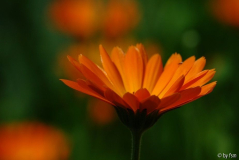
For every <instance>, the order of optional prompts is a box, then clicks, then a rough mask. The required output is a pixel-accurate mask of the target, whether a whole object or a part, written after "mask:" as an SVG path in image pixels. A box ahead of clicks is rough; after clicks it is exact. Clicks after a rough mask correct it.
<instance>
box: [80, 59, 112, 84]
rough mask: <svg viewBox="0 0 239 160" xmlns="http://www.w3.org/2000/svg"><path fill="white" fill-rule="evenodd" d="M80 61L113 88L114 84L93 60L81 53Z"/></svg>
mask: <svg viewBox="0 0 239 160" xmlns="http://www.w3.org/2000/svg"><path fill="white" fill-rule="evenodd" d="M79 61H80V63H81V64H83V65H84V66H85V67H86V68H88V69H89V70H90V71H91V72H93V73H94V74H95V75H97V77H99V79H100V80H101V81H102V82H103V83H104V84H105V85H106V86H107V87H109V88H112V87H113V86H112V84H111V83H110V81H109V79H108V78H107V76H106V75H105V73H104V72H103V71H102V69H100V67H99V66H97V65H96V64H95V63H93V62H92V61H91V60H89V59H88V58H86V57H85V56H83V55H79Z"/></svg>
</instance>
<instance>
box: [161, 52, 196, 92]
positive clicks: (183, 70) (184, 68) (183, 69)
mask: <svg viewBox="0 0 239 160" xmlns="http://www.w3.org/2000/svg"><path fill="white" fill-rule="evenodd" d="M194 61H195V57H194V56H192V57H189V58H188V59H186V60H185V61H184V62H183V63H182V64H181V65H180V66H179V67H178V69H177V70H176V72H175V73H174V75H173V77H172V79H171V80H170V82H169V83H168V84H167V86H166V87H165V89H164V90H163V91H162V93H160V96H159V97H162V96H163V95H164V94H165V93H166V92H167V91H168V90H169V88H170V87H171V86H172V85H173V84H175V82H176V81H177V80H178V79H179V78H180V77H181V76H182V75H184V76H185V75H186V74H187V73H188V71H189V70H190V69H191V67H192V66H193V63H194Z"/></svg>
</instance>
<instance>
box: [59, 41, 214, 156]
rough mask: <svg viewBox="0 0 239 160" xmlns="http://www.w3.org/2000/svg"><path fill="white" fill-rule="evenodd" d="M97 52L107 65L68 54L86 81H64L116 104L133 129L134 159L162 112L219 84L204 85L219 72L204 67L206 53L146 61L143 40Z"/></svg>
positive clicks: (182, 103)
mask: <svg viewBox="0 0 239 160" xmlns="http://www.w3.org/2000/svg"><path fill="white" fill-rule="evenodd" d="M99 50H100V56H101V61H102V66H103V68H101V67H99V66H97V65H96V64H94V63H93V62H92V61H90V60H89V59H88V58H86V57H85V56H83V55H79V61H76V60H74V59H73V58H72V57H70V56H68V59H69V61H70V62H71V63H72V64H73V65H74V66H75V67H76V68H77V69H78V70H79V71H80V72H81V73H82V75H84V77H85V79H78V80H77V81H76V82H75V81H70V80H64V79H62V81H63V82H64V83H65V84H66V85H67V86H69V87H71V88H73V89H75V90H78V91H80V92H83V93H86V94H88V95H91V96H93V97H96V98H98V99H101V100H103V101H105V102H107V103H109V104H111V105H113V106H114V107H115V109H116V111H117V114H118V116H119V118H120V120H121V121H122V122H123V123H124V124H125V125H126V126H127V127H128V128H129V129H130V130H131V131H132V135H133V150H132V152H133V153H132V159H138V150H139V141H140V137H141V134H142V133H143V131H145V130H146V129H147V128H149V127H151V126H152V125H153V124H154V123H155V122H156V121H157V120H158V118H159V117H160V116H161V115H162V114H163V113H165V112H167V111H169V110H172V109H175V108H178V107H180V106H182V105H184V104H187V103H189V102H191V101H194V100H196V99H198V98H200V97H202V96H204V95H206V94H208V93H210V92H211V91H212V90H213V88H214V87H215V85H216V82H212V83H209V84H206V83H207V82H209V81H210V80H211V79H212V78H213V76H214V74H215V70H214V69H210V70H203V68H204V66H205V63H206V60H205V58H204V57H201V58H199V59H198V60H195V57H194V56H192V57H190V58H188V59H186V60H185V61H182V57H181V56H180V54H178V53H175V54H173V55H172V56H171V57H170V58H169V59H168V61H167V63H166V64H165V66H164V67H163V64H162V61H161V57H160V55H159V54H155V55H153V56H152V57H151V58H150V59H149V60H148V58H147V54H146V52H145V50H144V47H143V45H142V44H138V45H136V46H131V47H129V49H128V51H127V52H126V53H124V52H123V51H122V50H121V49H120V48H118V47H115V48H114V49H113V50H112V53H111V57H110V56H109V55H108V54H107V52H106V50H105V49H104V48H103V46H101V45H100V47H99ZM205 84H206V85H205Z"/></svg>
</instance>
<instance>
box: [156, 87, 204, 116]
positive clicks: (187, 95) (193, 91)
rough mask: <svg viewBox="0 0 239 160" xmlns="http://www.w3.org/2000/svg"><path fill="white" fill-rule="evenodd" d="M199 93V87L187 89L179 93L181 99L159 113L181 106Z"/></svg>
mask: <svg viewBox="0 0 239 160" xmlns="http://www.w3.org/2000/svg"><path fill="white" fill-rule="evenodd" d="M200 92H201V87H195V88H189V89H186V90H183V91H181V92H180V94H181V98H180V99H179V100H178V101H176V102H175V103H173V104H171V105H170V106H168V107H166V108H164V109H162V110H161V111H160V112H164V111H167V110H171V109H173V108H176V107H179V106H181V105H182V104H183V103H185V102H187V101H189V100H191V99H193V98H195V97H197V96H198V94H199V93H200Z"/></svg>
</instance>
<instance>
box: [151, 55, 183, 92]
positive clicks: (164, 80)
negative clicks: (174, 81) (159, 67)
mask: <svg viewBox="0 0 239 160" xmlns="http://www.w3.org/2000/svg"><path fill="white" fill-rule="evenodd" d="M180 62H182V57H181V56H180V54H177V53H175V54H173V55H172V56H171V57H170V58H169V60H168V61H167V63H166V66H165V69H164V71H163V73H162V74H161V76H160V77H159V79H158V81H157V83H156V85H155V87H154V89H153V92H152V94H153V95H159V94H160V93H161V92H162V90H163V89H164V88H165V87H166V85H167V84H168V83H169V81H170V80H171V78H172V77H173V75H174V73H175V71H176V70H177V68H178V66H179V64H180Z"/></svg>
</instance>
